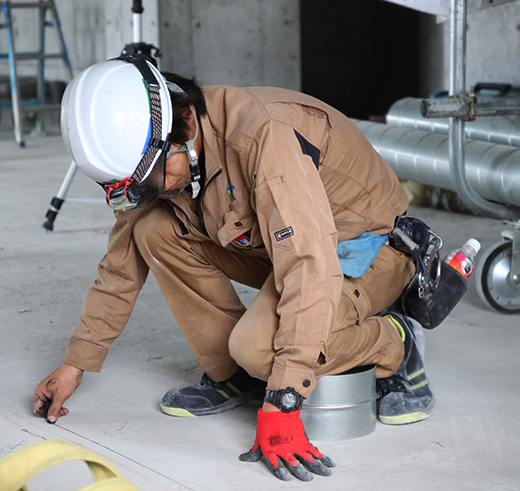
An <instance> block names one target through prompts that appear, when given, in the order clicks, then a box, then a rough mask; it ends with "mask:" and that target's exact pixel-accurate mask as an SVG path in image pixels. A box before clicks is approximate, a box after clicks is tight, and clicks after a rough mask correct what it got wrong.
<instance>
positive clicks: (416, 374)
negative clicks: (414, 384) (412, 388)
mask: <svg viewBox="0 0 520 491" xmlns="http://www.w3.org/2000/svg"><path fill="white" fill-rule="evenodd" d="M423 373H424V368H421V369H420V370H417V371H416V372H414V373H412V374H411V375H408V380H412V379H413V378H417V377H418V376H419V375H422V374H423Z"/></svg>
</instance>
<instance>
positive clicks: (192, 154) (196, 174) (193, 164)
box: [184, 106, 200, 198]
mask: <svg viewBox="0 0 520 491" xmlns="http://www.w3.org/2000/svg"><path fill="white" fill-rule="evenodd" d="M190 111H191V114H192V115H193V119H194V121H195V136H194V137H193V138H192V139H191V140H188V141H187V142H186V143H185V144H184V145H185V146H186V148H187V150H186V151H187V152H188V157H189V159H190V174H191V189H192V194H191V197H192V198H196V197H197V196H198V194H199V191H200V183H199V181H200V167H199V156H198V155H197V151H196V150H195V140H196V139H197V136H199V123H198V121H197V116H195V111H194V110H193V106H190Z"/></svg>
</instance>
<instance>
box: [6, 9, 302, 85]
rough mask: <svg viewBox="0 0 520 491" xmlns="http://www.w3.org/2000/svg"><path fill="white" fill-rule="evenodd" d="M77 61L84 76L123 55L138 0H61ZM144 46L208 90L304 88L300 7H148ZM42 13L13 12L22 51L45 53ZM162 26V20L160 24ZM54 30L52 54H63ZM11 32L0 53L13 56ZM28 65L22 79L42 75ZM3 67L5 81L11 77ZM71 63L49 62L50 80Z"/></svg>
mask: <svg viewBox="0 0 520 491" xmlns="http://www.w3.org/2000/svg"><path fill="white" fill-rule="evenodd" d="M56 5H57V7H58V12H59V16H60V18H61V24H62V30H63V33H64V37H65V40H66V45H67V48H68V51H69V56H70V59H71V62H72V65H73V68H74V73H78V72H79V71H80V70H82V69H83V68H85V67H87V66H89V65H91V64H93V63H96V62H98V61H102V60H105V59H107V58H110V57H114V56H117V55H118V54H119V53H120V52H121V49H122V48H123V47H124V45H125V44H127V43H130V42H132V41H133V30H132V12H131V6H132V2H131V1H130V0H110V1H106V0H89V1H84V0H56ZM143 6H144V9H145V10H144V13H143V14H142V16H141V22H142V40H143V41H145V42H147V43H150V44H153V45H155V46H159V47H160V49H161V52H162V53H163V57H162V58H161V59H160V60H159V61H160V65H161V68H163V69H167V70H171V71H178V72H179V73H182V74H184V75H188V76H193V75H195V76H197V78H198V79H199V80H200V81H201V82H202V83H206V84H231V85H239V86H246V85H279V86H283V87H288V88H292V89H298V88H299V87H300V39H299V1H298V0H270V1H266V0H144V1H143ZM37 15H38V14H37V9H31V10H25V9H24V10H17V9H13V18H14V27H15V29H14V31H15V43H16V50H17V52H21V51H34V50H36V49H37V47H38V43H39V35H38V30H37V26H38V16H37ZM159 19H160V20H159ZM54 31H55V30H54V29H52V28H48V29H47V36H46V39H47V47H48V50H47V51H48V52H57V43H56V39H55V36H54ZM6 41H7V38H6V31H5V30H1V31H0V51H1V52H7V42H6ZM35 70H36V64H35V62H21V63H20V64H19V73H20V75H28V76H30V75H32V74H35V73H36V71H35ZM8 73H9V71H8V65H7V61H3V60H1V61H0V75H6V74H8ZM65 73H66V72H64V70H63V64H62V63H61V62H59V61H56V60H50V61H47V63H46V78H48V79H50V80H56V79H57V80H63V79H65Z"/></svg>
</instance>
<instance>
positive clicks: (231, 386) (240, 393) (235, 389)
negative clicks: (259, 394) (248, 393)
mask: <svg viewBox="0 0 520 491" xmlns="http://www.w3.org/2000/svg"><path fill="white" fill-rule="evenodd" d="M226 385H227V386H228V387H229V388H230V389H231V390H233V391H235V392H236V394H237V395H239V396H243V395H244V393H243V392H241V391H240V390H238V389H237V388H236V387H235V386H234V385H233V384H232V383H231V382H226Z"/></svg>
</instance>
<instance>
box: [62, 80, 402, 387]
mask: <svg viewBox="0 0 520 491" xmlns="http://www.w3.org/2000/svg"><path fill="white" fill-rule="evenodd" d="M204 94H205V97H206V102H207V106H208V115H207V116H206V117H203V118H201V121H200V123H201V129H202V134H203V145H204V154H205V172H206V176H205V183H204V188H203V190H202V191H201V193H200V198H199V201H198V206H197V207H193V206H189V203H188V201H189V199H190V194H189V193H188V191H184V192H183V194H182V195H180V196H178V197H176V198H174V199H173V200H172V201H173V204H174V210H175V215H176V217H177V220H174V222H176V223H174V226H175V230H176V232H177V234H178V235H180V236H185V237H186V238H189V239H192V240H201V241H212V242H214V243H215V244H217V245H219V246H222V247H225V248H230V249H233V250H240V251H243V252H244V253H245V254H256V255H263V256H268V257H269V258H270V259H271V261H272V264H273V268H274V275H275V283H276V288H277V290H278V292H279V294H280V302H279V305H278V310H277V313H278V315H279V317H280V323H279V330H278V334H277V335H276V338H275V340H274V341H275V346H274V348H275V351H276V356H275V360H274V365H273V370H272V375H271V378H270V380H269V386H270V387H272V388H283V387H288V386H292V387H299V388H301V387H302V380H304V379H307V380H310V381H312V382H314V381H315V377H314V369H315V367H316V365H317V363H318V362H319V360H320V359H321V360H323V356H325V357H326V347H325V342H326V339H327V336H328V333H329V331H330V329H331V326H332V324H333V322H334V319H335V315H336V308H337V305H338V302H339V299H340V294H341V288H342V284H343V273H342V271H341V268H340V264H339V260H338V257H337V254H336V247H337V243H338V240H340V241H342V240H347V239H353V238H356V237H358V236H359V235H361V234H362V233H364V232H367V231H368V232H372V233H375V234H379V235H382V234H386V233H388V232H390V231H391V229H392V228H393V224H394V220H395V218H396V216H397V215H400V214H402V213H403V212H404V211H405V210H406V208H407V206H408V200H407V197H406V194H405V192H404V190H403V189H402V187H401V185H400V184H399V182H398V180H397V177H396V176H395V174H394V172H393V171H392V170H391V169H390V167H389V166H388V164H387V163H386V162H385V161H384V160H383V159H382V158H381V157H380V156H379V154H378V153H377V152H376V151H375V150H374V148H373V147H372V146H371V145H370V143H369V142H368V141H367V139H366V138H365V137H364V135H363V134H362V133H361V132H360V131H359V130H358V129H357V127H356V126H355V125H354V124H353V123H352V122H351V121H350V120H349V119H348V118H346V117H345V116H344V115H342V114H341V113H340V112H338V111H337V110H335V109H333V108H332V107H330V106H328V105H326V104H324V103H322V102H320V101H318V100H316V99H314V98H312V97H310V96H307V95H304V94H300V93H297V92H293V91H290V90H286V89H278V88H268V87H252V88H246V89H240V88H235V87H226V86H212V87H205V88H204ZM151 206H154V205H151ZM142 212H143V210H136V211H125V212H118V213H116V217H117V221H116V223H115V225H114V227H113V229H112V231H111V233H110V237H109V242H108V250H107V254H106V255H105V257H104V258H103V259H102V260H101V262H100V264H99V269H98V277H97V280H96V281H95V282H94V283H93V284H92V286H91V287H90V289H89V291H88V293H87V297H86V299H85V303H84V306H83V310H82V314H81V320H80V323H79V325H78V327H77V328H76V330H75V332H74V334H73V336H72V339H71V341H70V344H69V346H68V349H67V353H66V356H65V362H66V363H69V364H71V365H73V366H76V367H78V368H82V369H85V370H91V371H99V370H100V369H101V366H102V365H103V362H104V360H105V357H106V355H107V352H108V349H109V347H110V345H111V344H112V342H113V341H114V340H115V338H116V337H117V336H118V335H119V334H120V333H121V332H122V330H123V328H124V326H125V325H126V322H127V320H128V318H129V316H130V314H131V311H132V308H133V306H134V304H135V301H136V299H137V296H138V294H139V291H140V290H141V288H142V286H143V284H144V282H145V281H146V276H147V274H148V267H147V266H146V264H145V263H144V261H143V259H142V258H141V256H140V255H139V252H138V251H137V248H136V246H135V244H134V241H133V238H132V226H133V223H134V222H135V220H136V218H137V217H138V216H139V215H140V214H141V213H142ZM249 231H251V232H250V233H251V236H250V241H249V243H248V244H247V243H246V244H240V243H239V242H237V241H236V240H235V239H236V238H237V237H239V236H240V235H242V234H244V233H246V232H249ZM322 354H323V356H320V355H322ZM314 385H315V384H314V383H312V387H310V388H309V390H308V391H306V390H301V392H302V394H303V395H304V396H306V395H308V394H306V392H310V391H312V389H313V388H314Z"/></svg>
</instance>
